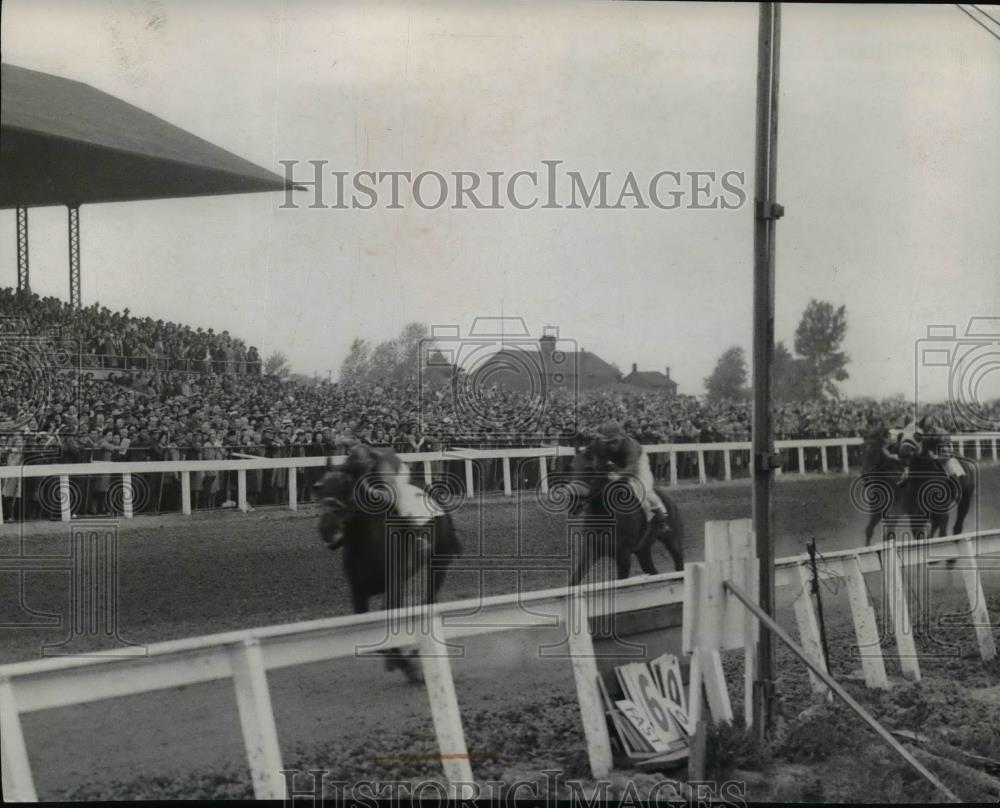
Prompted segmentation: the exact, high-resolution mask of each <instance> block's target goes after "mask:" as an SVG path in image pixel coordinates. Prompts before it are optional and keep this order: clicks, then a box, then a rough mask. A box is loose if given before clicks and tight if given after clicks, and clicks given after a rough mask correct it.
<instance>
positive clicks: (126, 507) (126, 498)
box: [122, 471, 134, 519]
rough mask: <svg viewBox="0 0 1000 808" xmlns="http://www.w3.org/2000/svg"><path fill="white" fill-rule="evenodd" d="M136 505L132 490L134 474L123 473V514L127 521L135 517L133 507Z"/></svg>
mask: <svg viewBox="0 0 1000 808" xmlns="http://www.w3.org/2000/svg"><path fill="white" fill-rule="evenodd" d="M133 503H134V492H133V490H132V472H130V471H123V472H122V514H123V515H124V517H125V518H126V519H131V518H132V516H133V513H132V505H133Z"/></svg>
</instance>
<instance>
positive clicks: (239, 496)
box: [236, 469, 248, 513]
mask: <svg viewBox="0 0 1000 808" xmlns="http://www.w3.org/2000/svg"><path fill="white" fill-rule="evenodd" d="M236 504H237V505H238V506H239V509H240V510H241V511H243V513H246V512H247V510H248V506H247V470H246V469H237V471H236Z"/></svg>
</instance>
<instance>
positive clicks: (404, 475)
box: [347, 444, 443, 525]
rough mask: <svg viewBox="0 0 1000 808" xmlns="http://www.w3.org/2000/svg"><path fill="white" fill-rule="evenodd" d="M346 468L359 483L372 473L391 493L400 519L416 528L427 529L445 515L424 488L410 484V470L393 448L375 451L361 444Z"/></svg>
mask: <svg viewBox="0 0 1000 808" xmlns="http://www.w3.org/2000/svg"><path fill="white" fill-rule="evenodd" d="M351 460H353V462H351ZM347 465H348V468H349V470H351V471H352V472H353V473H354V475H355V476H356V477H357V478H358V479H361V478H363V477H364V475H365V473H366V472H367V473H373V474H374V475H375V476H376V477H377V478H378V479H379V480H380V481H381V482H383V483H385V484H386V485H387V486H388V488H389V490H390V491H391V493H392V500H393V503H394V504H395V509H396V514H397V515H398V516H399V517H401V518H403V519H409V520H411V521H413V522H414V523H415V524H417V525H425V524H427V523H428V522H429V521H430V520H431V519H433V518H435V517H436V516H440V515H441V514H442V513H443V511H442V510H441V509H440V508H439V507H438V506H437V504H436V503H435V502H433V501H432V500H431V499H430V497H428V496H426V494H425V493H424V491H423V489H422V488H420V487H419V486H416V485H414V484H413V483H411V482H410V469H409V467H408V466H407V465H406V463H404V462H403V461H402V460H400V459H399V455H397V454H396V452H395V451H393V450H392V449H391V448H379V449H376V448H374V447H371V446H365V445H361V444H359V445H357V446H355V447H354V448H353V449H352V450H351V452H350V455H349V461H348V464H347ZM352 467H353V468H352Z"/></svg>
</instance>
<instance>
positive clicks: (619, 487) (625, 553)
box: [567, 469, 684, 586]
mask: <svg viewBox="0 0 1000 808" xmlns="http://www.w3.org/2000/svg"><path fill="white" fill-rule="evenodd" d="M567 488H568V490H569V492H570V497H571V502H572V505H571V507H570V511H569V513H570V517H571V518H572V517H573V516H574V515H575V514H577V513H581V512H582V520H583V536H582V541H581V545H580V546H578V547H577V548H575V549H576V550H577V552H578V554H579V555H578V556H577V562H576V565H575V567H574V569H573V571H572V577H571V578H570V584H571V585H572V586H576V585H577V584H579V583H580V582H581V581H582V580H583V579H584V577H585V576H586V574H587V572H588V571H589V570H590V568H591V567H592V566H593V565H594V563H595V562H596V561H597V560H598V559H600V558H603V557H606V556H610V557H612V558H613V559H614V560H615V565H616V567H617V571H618V577H619V578H628V576H629V575H630V574H631V572H632V556H633V555H635V557H636V558H637V559H638V561H639V567H640V568H641V569H642V571H643V572H644V573H646V574H647V575H656V573H657V569H656V565H655V564H654V563H653V546H652V543H650V544H649V545H647V546H646V547H645V548H643V549H639V545H640V542H641V541H642V538H643V536H644V535H645V533H646V515H645V514H644V513H643V510H642V507H641V505H640V504H639V501H638V499H637V498H636V496H635V494H634V493H633V491H632V489H631V488H630V487H629V486H628V484H627V483H626V482H625V480H624V479H622V478H621V477H619V476H618V475H616V474H615V473H614V472H613V471H610V470H607V469H605V470H604V471H602V472H597V473H592V474H588V475H587V480H586V483H583V482H582V481H580V480H577V481H576V482H575V483H570V484H569V485H568V486H567ZM584 491H585V493H584ZM656 493H657V494H659V496H660V499H662V500H663V504H664V506H666V509H667V526H668V527H669V528H670V530H669V532H664V531H660V532H659V534H658V535H657V537H656V538H657V539H658V540H659V541H660V542H661V543H662V544H663V546H664V547H665V548H666V549H667V552H668V553H669V554H670V557H671V559H672V560H673V562H674V568H675V569H677V570H682V569H684V523H683V521H682V519H681V512H680V510H679V509H678V508H677V505H676V504H675V503H674V502H673V500H671V498H670V497H669V496H667V494H666V492H665V491H664V490H663V489H662V488H661V487H660V486H657V487H656ZM609 527H613V530H608V528H609Z"/></svg>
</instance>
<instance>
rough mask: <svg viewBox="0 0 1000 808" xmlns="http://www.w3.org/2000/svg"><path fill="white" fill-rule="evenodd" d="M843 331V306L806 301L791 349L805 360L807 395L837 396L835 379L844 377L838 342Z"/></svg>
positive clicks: (844, 360) (844, 363)
mask: <svg viewBox="0 0 1000 808" xmlns="http://www.w3.org/2000/svg"><path fill="white" fill-rule="evenodd" d="M846 334H847V307H846V306H840V308H836V309H835V308H834V307H833V304H832V303H827V302H825V301H821V300H810V301H809V305H808V306H806V309H805V311H804V312H802V319H801V320H800V321H799V327H798V328H797V329H796V330H795V352H796V353H797V354H799V356H801V357H802V359H803V360H805V363H804V365H803V368H804V376H805V378H804V383H805V387H806V392H809V393H811V396H810V397H811V398H820V399H822V398H825V397H826V396H827V395H830V396H833V397H837V396H838V395H839V394H840V392H839V391H838V390H837V385H836V382H842V381H844V380H845V379H846V378H848V373H847V363H848V361H849V360H850V357H848V355H847V354H845V353H844V352H843V351H841V350H840V344H841V343H842V342H843V341H844V336H845V335H846Z"/></svg>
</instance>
